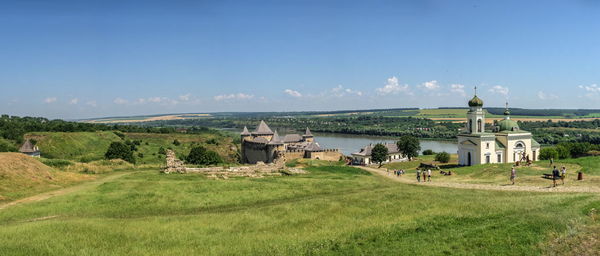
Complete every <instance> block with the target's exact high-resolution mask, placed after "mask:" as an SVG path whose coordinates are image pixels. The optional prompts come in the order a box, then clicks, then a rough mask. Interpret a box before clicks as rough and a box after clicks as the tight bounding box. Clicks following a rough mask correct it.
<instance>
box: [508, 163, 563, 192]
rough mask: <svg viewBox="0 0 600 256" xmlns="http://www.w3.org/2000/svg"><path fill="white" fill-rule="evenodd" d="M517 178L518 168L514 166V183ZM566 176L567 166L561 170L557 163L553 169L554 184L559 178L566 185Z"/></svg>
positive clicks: (512, 177) (511, 171) (512, 179)
mask: <svg viewBox="0 0 600 256" xmlns="http://www.w3.org/2000/svg"><path fill="white" fill-rule="evenodd" d="M516 178H517V168H516V167H515V166H513V167H512V169H511V170H510V181H511V182H512V184H513V185H515V179H516ZM565 178H567V168H566V167H564V166H563V167H562V168H561V169H560V170H558V169H557V168H556V165H555V166H554V169H553V170H552V185H553V186H554V187H556V181H557V180H561V181H562V184H563V185H564V184H565Z"/></svg>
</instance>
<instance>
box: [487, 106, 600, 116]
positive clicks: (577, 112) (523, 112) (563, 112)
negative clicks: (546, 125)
mask: <svg viewBox="0 0 600 256" xmlns="http://www.w3.org/2000/svg"><path fill="white" fill-rule="evenodd" d="M486 110H487V111H488V112H489V113H490V114H493V115H503V114H504V110H505V109H504V108H486ZM510 113H511V114H512V115H519V116H573V117H575V116H587V115H591V114H600V110H598V109H523V108H511V109H510Z"/></svg>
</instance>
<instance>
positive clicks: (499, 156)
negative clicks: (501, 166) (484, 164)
mask: <svg viewBox="0 0 600 256" xmlns="http://www.w3.org/2000/svg"><path fill="white" fill-rule="evenodd" d="M498 163H502V155H501V154H498Z"/></svg>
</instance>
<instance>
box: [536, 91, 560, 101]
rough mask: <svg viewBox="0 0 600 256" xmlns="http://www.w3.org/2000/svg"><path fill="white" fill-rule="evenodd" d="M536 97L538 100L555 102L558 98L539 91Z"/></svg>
mask: <svg viewBox="0 0 600 256" xmlns="http://www.w3.org/2000/svg"><path fill="white" fill-rule="evenodd" d="M537 96H538V98H539V99H540V100H556V99H558V96H556V95H554V94H547V93H545V92H542V91H539V92H538V93H537Z"/></svg>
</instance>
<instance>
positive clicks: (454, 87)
mask: <svg viewBox="0 0 600 256" xmlns="http://www.w3.org/2000/svg"><path fill="white" fill-rule="evenodd" d="M450 91H451V92H453V93H457V94H460V95H461V96H463V97H464V96H467V93H465V86H464V85H462V84H451V85H450Z"/></svg>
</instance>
